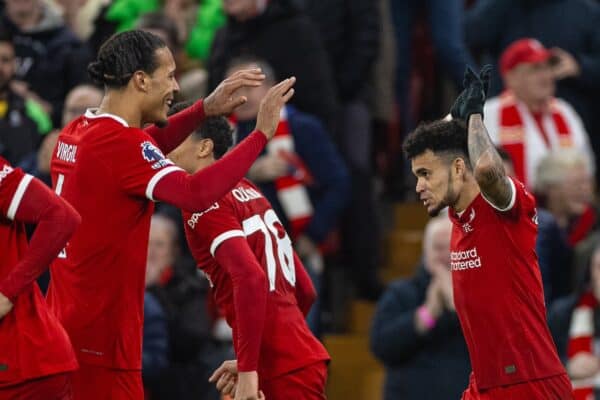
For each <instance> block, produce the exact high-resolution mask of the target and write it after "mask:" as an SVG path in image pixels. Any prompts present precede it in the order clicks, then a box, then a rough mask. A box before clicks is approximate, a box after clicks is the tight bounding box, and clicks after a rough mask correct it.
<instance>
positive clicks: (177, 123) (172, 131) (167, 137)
mask: <svg viewBox="0 0 600 400" xmlns="http://www.w3.org/2000/svg"><path fill="white" fill-rule="evenodd" d="M203 104H204V103H203V101H202V100H198V101H197V102H195V103H194V104H192V105H191V106H190V107H188V108H186V109H185V110H182V111H180V112H178V113H177V114H175V115H172V116H170V117H169V120H168V121H169V123H168V125H167V126H166V127H164V128H159V127H158V126H156V125H152V126H149V127H148V128H146V129H144V131H145V132H146V133H147V134H148V135H150V136H151V137H152V138H153V139H154V141H155V142H156V144H157V145H158V148H159V149H161V150H162V151H163V153H164V154H169V153H170V152H171V151H173V150H174V149H175V148H176V147H177V146H179V145H180V144H181V143H182V142H183V141H184V140H185V139H186V138H187V137H188V136H189V135H190V134H191V133H192V132H193V131H194V129H196V128H198V126H200V124H201V123H202V121H204V119H205V114H204V105H203Z"/></svg>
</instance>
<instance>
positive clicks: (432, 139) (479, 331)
mask: <svg viewBox="0 0 600 400" xmlns="http://www.w3.org/2000/svg"><path fill="white" fill-rule="evenodd" d="M489 73H490V69H489V68H488V67H484V69H483V70H482V71H481V73H480V75H479V76H478V75H476V74H475V73H474V72H473V71H472V70H470V69H467V72H466V73H465V90H464V91H463V92H462V93H461V94H460V95H459V97H458V99H457V100H456V102H455V104H454V106H453V107H452V111H451V115H452V117H453V119H451V120H440V121H435V122H432V123H424V124H421V125H420V126H419V127H417V129H416V130H415V131H414V132H412V133H411V134H410V135H409V137H408V138H407V139H406V142H405V143H404V150H405V152H406V154H407V156H408V158H409V159H410V160H411V164H412V171H413V173H414V174H415V176H416V177H417V185H416V191H417V194H418V195H419V198H420V200H421V201H422V202H423V205H424V206H425V207H426V208H427V212H428V213H429V214H430V215H432V216H433V215H437V214H438V213H439V212H440V210H442V209H443V208H445V207H449V208H450V211H449V215H450V219H451V221H452V223H453V225H454V226H453V229H452V239H451V246H450V247H451V265H450V267H451V269H452V281H453V287H454V303H455V307H456V312H457V314H458V317H459V320H460V322H461V326H462V330H463V333H464V336H465V339H466V342H467V347H468V349H469V355H470V358H471V365H472V368H473V372H472V374H471V378H470V383H469V387H468V388H467V390H466V391H465V392H464V394H463V397H462V398H463V400H479V399H481V400H484V399H485V400H504V399H515V400H567V399H572V394H571V384H570V382H569V379H568V377H567V375H566V373H565V370H564V368H563V366H562V364H561V362H560V360H559V358H558V356H557V353H556V348H555V346H554V343H553V341H552V338H551V336H550V332H549V329H548V326H547V323H546V308H545V306H544V297H543V289H542V281H541V276H540V270H539V267H538V262H537V256H536V254H535V241H536V235H537V212H536V208H535V200H534V198H533V196H532V195H531V194H530V193H528V192H527V191H526V190H525V187H524V186H523V184H522V183H521V182H519V181H517V180H516V179H514V178H510V177H508V176H507V175H506V173H505V171H504V167H503V164H502V160H501V159H500V156H499V155H498V153H497V151H496V149H495V147H494V145H493V143H492V141H491V140H490V138H489V136H488V134H487V131H486V128H485V126H484V123H483V104H484V102H485V94H486V92H487V84H488V81H489ZM465 122H466V126H465Z"/></svg>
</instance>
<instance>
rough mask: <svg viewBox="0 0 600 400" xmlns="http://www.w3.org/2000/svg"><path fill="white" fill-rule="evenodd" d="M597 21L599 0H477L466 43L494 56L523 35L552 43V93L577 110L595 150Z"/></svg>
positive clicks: (598, 127)
mask: <svg viewBox="0 0 600 400" xmlns="http://www.w3.org/2000/svg"><path fill="white" fill-rule="evenodd" d="M599 24H600V5H598V3H597V2H594V1H589V0H478V1H477V2H476V3H475V5H474V6H473V8H471V9H470V10H469V11H468V12H467V13H466V16H465V33H466V38H467V42H468V44H469V45H470V46H472V47H473V48H474V49H476V50H483V51H485V52H486V53H487V54H488V55H489V56H491V57H492V59H493V60H497V59H499V58H500V55H501V54H502V52H503V51H504V49H506V48H507V47H508V46H509V45H510V44H511V43H513V42H514V41H516V40H518V39H521V38H523V37H532V38H535V39H537V40H539V41H540V42H541V43H543V44H544V45H545V46H547V47H549V48H551V50H552V53H553V54H554V55H555V56H556V57H557V63H556V64H555V65H553V68H552V73H553V74H554V76H555V78H556V79H557V80H558V81H559V82H558V86H557V95H558V97H560V98H563V99H565V101H567V102H568V103H569V104H571V105H572V106H573V107H574V108H575V110H577V113H578V114H579V115H580V116H581V119H582V120H583V122H584V125H585V127H586V129H587V131H588V132H590V133H591V135H592V136H591V137H590V139H591V142H592V148H593V149H594V152H595V153H596V154H600V135H598V134H597V132H600V114H599V113H598V111H597V109H596V108H597V107H596V98H597V95H598V89H599V88H600V29H598V26H599ZM496 71H498V72H500V71H499V70H498V69H496ZM495 78H496V77H493V78H492V80H491V85H492V87H491V89H490V96H491V94H494V93H499V92H500V90H501V82H502V81H501V80H500V79H495ZM486 117H487V115H486ZM486 125H487V122H486ZM598 161H599V160H596V162H598Z"/></svg>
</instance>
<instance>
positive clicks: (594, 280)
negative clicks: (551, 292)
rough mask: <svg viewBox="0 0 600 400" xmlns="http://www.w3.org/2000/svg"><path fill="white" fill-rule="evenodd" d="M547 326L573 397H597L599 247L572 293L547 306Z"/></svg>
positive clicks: (599, 369)
mask: <svg viewBox="0 0 600 400" xmlns="http://www.w3.org/2000/svg"><path fill="white" fill-rule="evenodd" d="M548 325H549V327H550V330H551V332H552V336H553V337H554V342H555V344H556V348H557V350H558V354H559V356H560V358H561V360H562V361H563V363H564V364H565V365H566V368H567V373H568V374H569V377H570V378H571V382H572V384H573V395H574V398H575V400H589V399H597V398H600V380H599V379H598V377H599V376H600V375H599V374H600V352H599V350H598V346H597V345H596V344H597V343H598V340H599V339H600V329H599V328H600V246H598V245H596V247H595V248H594V250H593V252H592V254H591V257H590V258H589V259H588V263H587V265H586V269H585V272H584V274H583V276H582V279H581V281H580V282H579V284H578V287H577V288H576V290H575V292H574V293H573V294H571V295H570V296H568V297H565V298H563V299H560V300H557V301H556V302H555V303H554V304H553V305H552V306H551V307H550V309H549V313H548Z"/></svg>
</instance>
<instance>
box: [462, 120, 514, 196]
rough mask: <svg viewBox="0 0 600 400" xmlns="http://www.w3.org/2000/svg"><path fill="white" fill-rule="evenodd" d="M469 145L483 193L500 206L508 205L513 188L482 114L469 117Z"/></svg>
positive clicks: (473, 167)
mask: <svg viewBox="0 0 600 400" xmlns="http://www.w3.org/2000/svg"><path fill="white" fill-rule="evenodd" d="M468 147H469V159H470V160H471V167H472V169H473V173H474V175H475V179H476V180H477V183H478V184H479V188H480V189H481V191H482V193H483V195H484V196H485V197H486V198H487V199H488V200H489V201H491V202H492V203H493V204H494V205H496V206H498V207H499V208H504V207H506V206H507V205H508V204H509V202H510V199H511V196H512V189H511V186H510V183H509V181H508V179H507V178H506V172H505V171H504V164H503V163H502V159H501V158H500V155H499V154H498V152H497V151H496V147H495V146H494V143H492V140H491V139H490V137H489V135H488V133H487V130H486V129H485V125H484V124H483V119H482V118H481V115H477V114H476V115H472V116H471V118H469V128H468Z"/></svg>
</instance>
